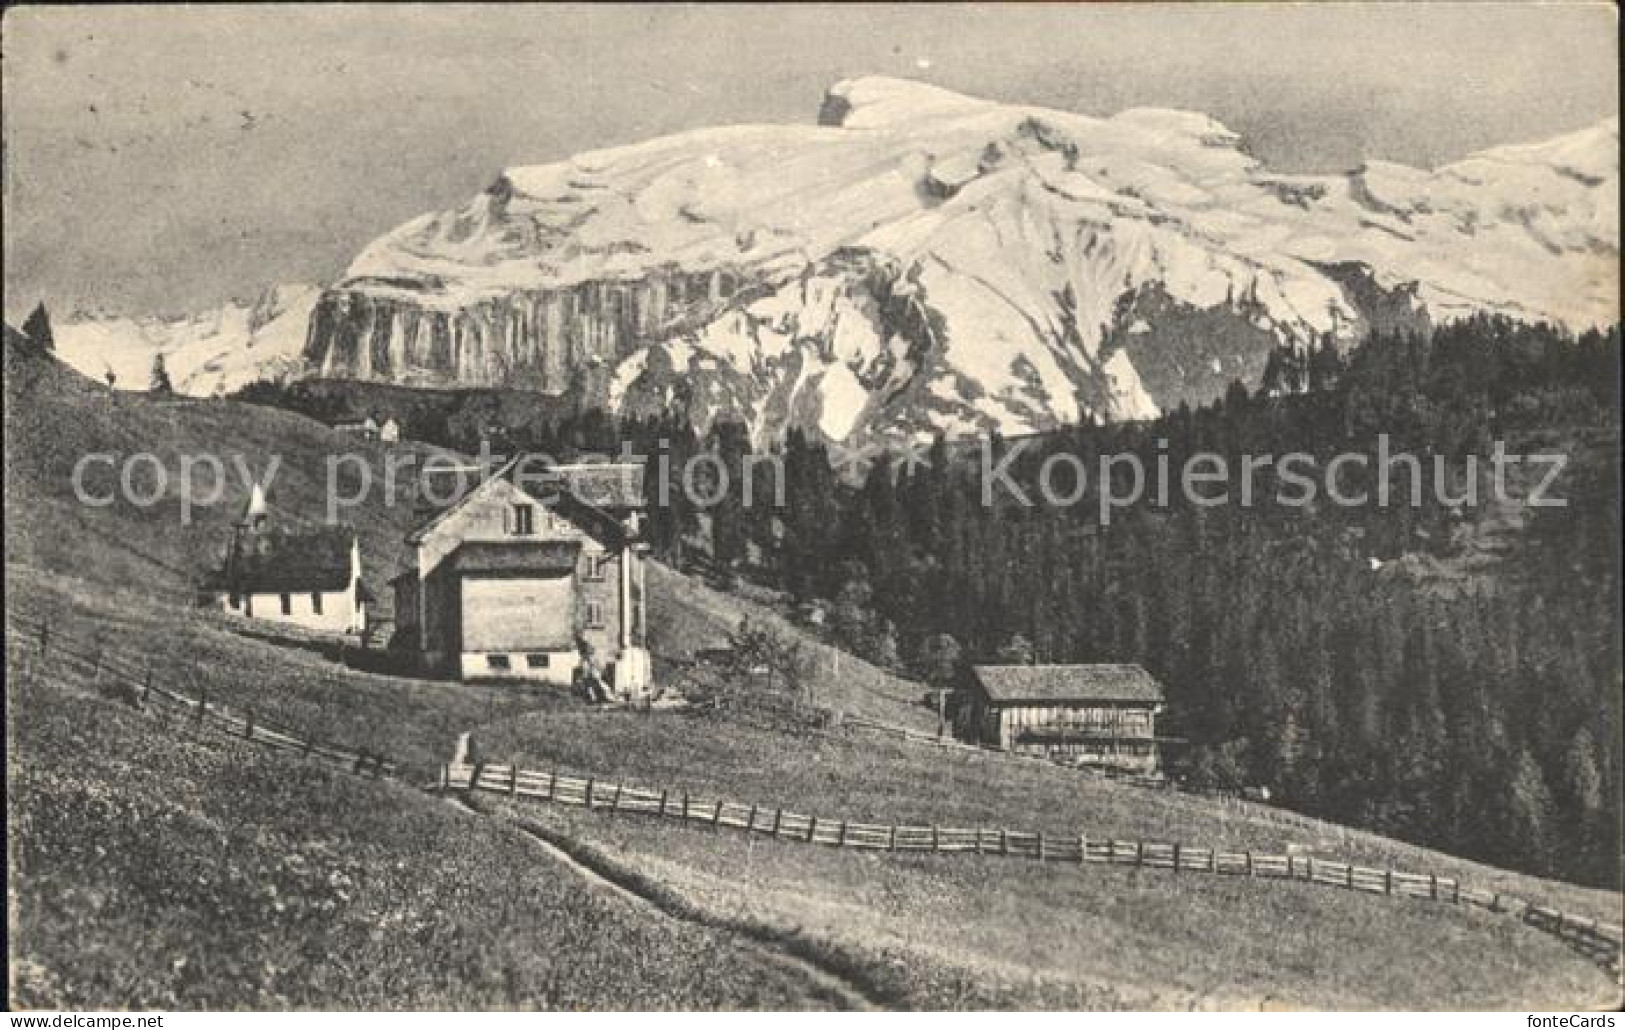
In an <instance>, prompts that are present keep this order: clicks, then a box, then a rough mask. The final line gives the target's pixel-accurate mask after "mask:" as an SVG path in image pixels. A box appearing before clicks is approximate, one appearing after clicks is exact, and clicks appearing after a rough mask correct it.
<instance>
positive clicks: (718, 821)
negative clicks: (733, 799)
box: [711, 798, 727, 830]
mask: <svg viewBox="0 0 1625 1030" xmlns="http://www.w3.org/2000/svg"><path fill="white" fill-rule="evenodd" d="M725 804H727V802H726V801H723V800H722V799H721V798H718V799H717V802H716V807H715V808H713V809H711V829H713V830H715V829H718V828H720V827H721V825H722V806H723V805H725Z"/></svg>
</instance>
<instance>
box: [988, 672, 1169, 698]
mask: <svg viewBox="0 0 1625 1030" xmlns="http://www.w3.org/2000/svg"><path fill="white" fill-rule="evenodd" d="M971 673H972V675H974V676H975V677H976V681H977V682H978V683H979V684H981V687H982V689H983V690H984V691H985V692H986V693H987V696H988V698H989V699H990V700H991V701H993V702H994V703H995V704H1014V703H1018V702H1035V703H1051V704H1073V703H1080V704H1087V703H1089V702H1108V703H1112V704H1143V705H1154V704H1160V703H1162V686H1161V685H1160V684H1159V683H1157V681H1156V680H1155V679H1153V678H1152V676H1151V674H1150V673H1149V672H1146V671H1145V670H1144V669H1142V668H1140V666H1138V665H976V666H972V667H971Z"/></svg>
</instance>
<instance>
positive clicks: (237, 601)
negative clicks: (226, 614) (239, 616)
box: [226, 594, 243, 611]
mask: <svg viewBox="0 0 1625 1030" xmlns="http://www.w3.org/2000/svg"><path fill="white" fill-rule="evenodd" d="M226 603H228V604H230V605H231V610H232V611H236V610H237V609H239V608H241V607H242V606H243V599H242V596H241V595H240V594H232V595H231V596H230V597H228V598H227V599H226Z"/></svg>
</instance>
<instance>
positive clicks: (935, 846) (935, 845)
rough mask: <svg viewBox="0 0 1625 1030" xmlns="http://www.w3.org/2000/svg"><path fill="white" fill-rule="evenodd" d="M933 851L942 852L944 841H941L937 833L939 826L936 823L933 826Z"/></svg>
mask: <svg viewBox="0 0 1625 1030" xmlns="http://www.w3.org/2000/svg"><path fill="white" fill-rule="evenodd" d="M931 850H932V851H941V850H942V840H941V838H940V836H939V835H938V833H937V824H936V823H932V824H931Z"/></svg>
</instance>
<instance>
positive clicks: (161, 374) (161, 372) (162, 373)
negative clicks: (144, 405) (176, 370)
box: [148, 354, 175, 397]
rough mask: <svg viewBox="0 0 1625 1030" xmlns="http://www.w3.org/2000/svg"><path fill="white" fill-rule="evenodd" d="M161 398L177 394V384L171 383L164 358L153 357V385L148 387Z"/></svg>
mask: <svg viewBox="0 0 1625 1030" xmlns="http://www.w3.org/2000/svg"><path fill="white" fill-rule="evenodd" d="M148 389H150V390H151V391H152V392H153V393H155V394H157V395H158V396H160V397H167V396H169V395H171V394H173V393H174V392H175V384H173V383H171V382H170V381H169V369H168V368H166V367H164V356H163V355H162V354H154V355H153V356H152V385H151V386H150V387H148Z"/></svg>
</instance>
